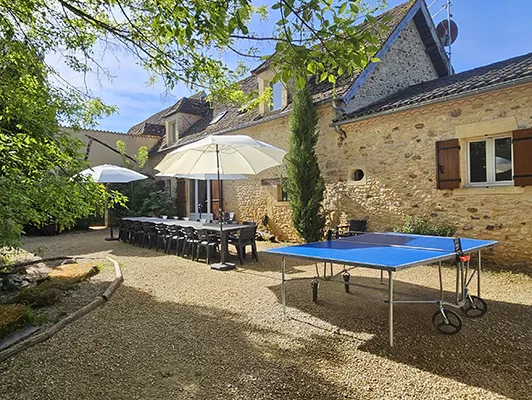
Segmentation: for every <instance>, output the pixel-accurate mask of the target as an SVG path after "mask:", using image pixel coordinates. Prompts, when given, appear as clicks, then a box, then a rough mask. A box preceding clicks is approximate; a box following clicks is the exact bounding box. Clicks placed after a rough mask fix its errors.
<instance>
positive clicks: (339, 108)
mask: <svg viewBox="0 0 532 400" xmlns="http://www.w3.org/2000/svg"><path fill="white" fill-rule="evenodd" d="M343 103H344V101H343V99H342V98H341V97H336V98H334V99H332V100H331V105H332V108H333V109H334V110H335V111H336V115H337V116H342V115H345V107H344V104H343ZM334 130H335V131H336V133H338V136H339V137H338V140H339V141H340V142H343V141H344V139H345V138H347V134H346V133H345V131H344V130H343V129H342V128H341V127H340V126H339V125H335V127H334Z"/></svg>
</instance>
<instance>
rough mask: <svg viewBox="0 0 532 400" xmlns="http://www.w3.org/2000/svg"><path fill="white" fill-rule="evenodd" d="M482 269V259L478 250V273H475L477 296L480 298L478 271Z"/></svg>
mask: <svg viewBox="0 0 532 400" xmlns="http://www.w3.org/2000/svg"><path fill="white" fill-rule="evenodd" d="M481 269H482V258H481V256H480V250H479V251H478V271H477V296H478V297H480V271H481Z"/></svg>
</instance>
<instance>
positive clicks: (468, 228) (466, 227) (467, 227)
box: [462, 224, 473, 231]
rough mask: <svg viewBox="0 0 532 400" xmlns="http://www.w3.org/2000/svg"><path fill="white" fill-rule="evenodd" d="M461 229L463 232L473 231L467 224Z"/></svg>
mask: <svg viewBox="0 0 532 400" xmlns="http://www.w3.org/2000/svg"><path fill="white" fill-rule="evenodd" d="M462 229H463V230H464V231H470V230H471V229H473V227H472V226H471V225H469V224H468V225H464V226H462Z"/></svg>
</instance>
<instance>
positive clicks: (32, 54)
mask: <svg viewBox="0 0 532 400" xmlns="http://www.w3.org/2000/svg"><path fill="white" fill-rule="evenodd" d="M82 113H83V105H82V104H81V103H80V102H79V101H78V100H75V99H72V98H71V97H69V96H67V95H66V94H65V93H61V92H58V91H56V90H55V89H54V88H53V87H51V85H50V84H49V82H48V79H47V74H46V68H45V66H44V63H43V60H42V57H40V55H39V54H38V53H37V52H36V51H35V49H33V48H31V47H29V46H28V45H26V44H25V43H22V42H17V41H13V40H5V39H4V40H2V39H1V37H0V187H1V188H2V191H3V195H2V196H1V197H0V221H2V224H1V229H0V247H3V246H17V245H18V244H19V240H20V235H21V234H22V233H23V226H24V225H27V224H31V225H35V226H41V225H44V224H47V223H50V222H53V223H55V224H57V225H58V226H59V227H60V228H61V229H62V228H65V227H69V226H72V225H74V224H75V222H76V220H77V219H78V218H83V217H86V216H88V215H91V214H93V213H94V212H96V211H98V210H101V209H102V207H103V204H104V201H105V199H106V196H107V194H106V192H105V188H104V187H102V186H101V185H98V184H95V183H94V182H92V181H91V180H90V179H87V178H85V177H82V176H80V175H79V172H80V171H81V170H82V169H84V168H85V167H86V163H85V161H84V159H83V157H82V155H81V153H80V152H79V146H80V142H79V141H76V140H74V139H73V138H72V137H71V136H70V135H69V134H66V133H63V132H61V131H60V127H59V123H58V119H59V118H63V119H70V120H76V119H78V118H79V117H80V116H81V114H82Z"/></svg>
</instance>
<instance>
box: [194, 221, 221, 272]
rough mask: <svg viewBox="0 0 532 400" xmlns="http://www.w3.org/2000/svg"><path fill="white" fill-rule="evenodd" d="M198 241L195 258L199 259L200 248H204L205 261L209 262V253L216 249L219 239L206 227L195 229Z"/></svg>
mask: <svg viewBox="0 0 532 400" xmlns="http://www.w3.org/2000/svg"><path fill="white" fill-rule="evenodd" d="M196 233H197V239H198V243H197V245H196V260H199V256H200V250H201V249H205V262H206V263H207V264H210V263H211V254H213V253H215V252H216V251H217V250H218V244H219V243H220V240H219V239H218V237H217V236H216V234H212V233H209V231H207V230H206V229H198V230H197V231H196Z"/></svg>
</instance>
